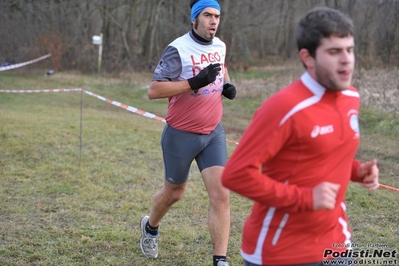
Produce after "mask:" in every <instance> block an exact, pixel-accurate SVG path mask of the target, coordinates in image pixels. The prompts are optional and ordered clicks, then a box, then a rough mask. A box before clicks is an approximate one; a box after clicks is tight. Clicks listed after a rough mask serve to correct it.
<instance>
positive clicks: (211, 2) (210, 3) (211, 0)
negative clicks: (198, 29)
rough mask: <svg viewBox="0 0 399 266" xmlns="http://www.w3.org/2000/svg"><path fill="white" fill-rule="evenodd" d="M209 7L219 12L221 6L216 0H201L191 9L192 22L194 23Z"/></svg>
mask: <svg viewBox="0 0 399 266" xmlns="http://www.w3.org/2000/svg"><path fill="white" fill-rule="evenodd" d="M207 7H213V8H216V9H217V10H219V12H220V5H219V3H218V2H217V1H216V0H199V1H197V2H196V3H195V4H194V5H193V7H192V8H191V21H193V20H194V19H195V18H196V17H197V16H198V15H199V14H200V13H201V12H202V10H204V9H205V8H207Z"/></svg>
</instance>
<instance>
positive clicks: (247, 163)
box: [222, 99, 313, 212]
mask: <svg viewBox="0 0 399 266" xmlns="http://www.w3.org/2000/svg"><path fill="white" fill-rule="evenodd" d="M269 100H270V99H269ZM269 100H268V101H266V102H264V103H263V105H262V106H261V107H260V108H259V109H258V110H257V111H256V113H255V115H254V117H253V120H252V122H251V124H250V125H249V127H248V128H247V130H246V131H245V132H244V134H243V136H242V138H241V140H240V142H239V144H238V146H237V147H236V149H235V150H234V152H233V153H232V155H231V157H230V158H229V160H228V162H227V164H226V167H225V170H224V172H223V175H222V183H223V185H224V186H225V187H227V188H229V189H230V190H231V191H233V192H236V193H238V194H240V195H242V196H244V197H246V198H249V199H251V200H254V201H256V202H258V203H260V204H264V205H267V206H273V207H276V208H281V209H284V210H285V211H287V212H301V211H312V210H313V196H312V188H304V187H298V186H296V185H291V184H284V183H282V182H279V181H276V180H274V179H272V178H271V177H269V176H267V175H264V174H263V173H262V172H261V171H260V169H261V166H262V164H263V163H265V162H267V161H268V160H270V159H272V158H273V157H274V156H275V155H276V154H277V153H278V152H279V151H280V150H281V149H282V148H283V147H284V145H285V143H286V141H287V139H288V138H289V137H290V135H291V134H292V125H290V123H291V122H286V123H284V125H283V126H281V125H279V123H280V121H281V119H282V117H283V115H279V114H278V111H276V110H279V109H281V108H279V106H277V105H276V103H277V102H276V101H274V102H273V101H269ZM286 167H289V165H287V166H286Z"/></svg>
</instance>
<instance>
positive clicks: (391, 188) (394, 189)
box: [380, 184, 399, 192]
mask: <svg viewBox="0 0 399 266" xmlns="http://www.w3.org/2000/svg"><path fill="white" fill-rule="evenodd" d="M380 188H384V189H388V190H392V191H395V192H399V189H397V188H394V187H390V186H387V185H383V184H380Z"/></svg>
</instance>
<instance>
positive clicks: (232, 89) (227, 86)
mask: <svg viewBox="0 0 399 266" xmlns="http://www.w3.org/2000/svg"><path fill="white" fill-rule="evenodd" d="M236 92H237V91H236V86H234V85H233V84H231V83H229V82H226V83H224V84H223V91H222V94H223V96H224V97H226V98H228V99H230V100H233V99H234V98H235V97H236Z"/></svg>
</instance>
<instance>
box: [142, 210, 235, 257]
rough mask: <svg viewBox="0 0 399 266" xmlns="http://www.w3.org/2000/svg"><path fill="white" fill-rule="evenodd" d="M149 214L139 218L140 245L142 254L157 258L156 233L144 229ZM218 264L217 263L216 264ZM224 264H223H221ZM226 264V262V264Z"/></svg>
mask: <svg viewBox="0 0 399 266" xmlns="http://www.w3.org/2000/svg"><path fill="white" fill-rule="evenodd" d="M149 218H150V216H144V217H143V218H141V220H140V228H141V240H140V247H141V251H142V252H143V254H144V255H145V256H146V257H147V258H149V259H156V258H158V235H159V234H157V235H155V236H153V235H151V234H149V233H147V231H146V230H145V225H146V223H147V221H148V219H149ZM218 265H219V264H218ZM221 265H225V264H221ZM226 265H228V264H226Z"/></svg>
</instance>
